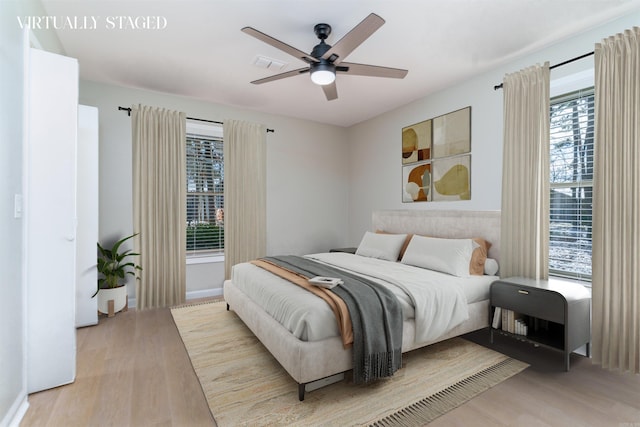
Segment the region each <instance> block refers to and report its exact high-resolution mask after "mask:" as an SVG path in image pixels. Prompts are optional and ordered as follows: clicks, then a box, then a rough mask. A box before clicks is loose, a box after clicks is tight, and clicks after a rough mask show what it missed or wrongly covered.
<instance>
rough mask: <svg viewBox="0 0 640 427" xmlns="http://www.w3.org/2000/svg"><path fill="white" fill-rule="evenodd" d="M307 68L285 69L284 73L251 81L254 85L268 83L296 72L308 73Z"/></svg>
mask: <svg viewBox="0 0 640 427" xmlns="http://www.w3.org/2000/svg"><path fill="white" fill-rule="evenodd" d="M308 72H309V68H307V67H305V68H298V69H297V70H291V71H287V72H286V73H280V74H276V75H274V76H269V77H265V78H264V79H259V80H254V81H252V82H251V83H253V84H254V85H260V84H262V83H269V82H273V81H276V80H280V79H285V78H287V77H293V76H297V75H298V74H304V73H308Z"/></svg>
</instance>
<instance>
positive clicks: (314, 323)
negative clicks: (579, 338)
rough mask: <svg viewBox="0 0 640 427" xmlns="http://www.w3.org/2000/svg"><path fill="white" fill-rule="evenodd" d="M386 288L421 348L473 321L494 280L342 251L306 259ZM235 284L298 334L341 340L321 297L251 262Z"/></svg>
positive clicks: (238, 268) (236, 272)
mask: <svg viewBox="0 0 640 427" xmlns="http://www.w3.org/2000/svg"><path fill="white" fill-rule="evenodd" d="M307 257H308V258H311V259H314V260H316V261H319V262H323V263H326V264H329V265H332V266H334V267H337V268H342V269H347V270H350V271H352V272H355V273H357V274H361V275H363V276H366V277H368V278H370V279H372V280H375V281H376V282H378V283H380V284H382V285H384V286H386V287H387V288H388V289H389V290H391V292H393V293H394V294H395V295H396V297H397V298H398V300H399V301H400V305H401V306H402V311H403V316H404V319H405V320H408V319H415V324H416V337H415V341H416V342H417V343H421V342H426V341H431V340H434V339H435V338H438V337H439V336H441V335H442V334H444V333H446V332H448V331H449V330H450V329H452V328H454V327H455V326H457V325H458V324H460V323H462V322H463V321H465V320H466V319H467V318H468V317H469V314H468V310H467V304H468V303H470V302H475V301H480V300H483V299H487V298H488V295H489V285H490V284H491V282H493V281H494V280H496V279H497V277H495V276H471V277H468V278H460V277H455V276H451V275H448V274H444V273H439V272H435V271H431V270H426V269H423V268H418V267H413V266H409V265H405V264H401V263H398V262H391V261H384V260H379V259H375V258H368V257H362V256H358V255H352V254H347V253H342V252H335V253H320V254H313V255H307ZM231 279H232V281H233V283H234V284H235V285H236V286H237V287H238V288H239V289H240V290H242V291H243V292H244V293H245V294H247V295H248V296H249V297H250V298H251V299H252V300H253V301H255V302H256V303H257V304H258V305H260V306H261V307H263V308H264V309H265V311H266V312H267V313H269V314H270V315H271V316H273V317H274V318H275V319H276V320H277V321H278V322H280V323H281V324H282V325H283V326H284V327H285V328H287V329H288V330H289V331H290V332H291V333H292V334H293V335H295V336H296V337H298V338H299V339H300V340H303V341H319V340H322V339H325V338H329V337H334V336H338V335H339V333H340V332H339V330H338V326H337V322H336V320H335V316H334V314H333V311H332V310H331V309H330V308H329V306H328V305H327V304H326V303H324V301H322V300H321V299H320V298H318V297H316V296H315V295H313V294H312V293H310V292H308V291H306V290H304V289H303V288H300V287H299V286H297V285H294V284H291V283H289V282H288V281H286V280H284V279H282V278H280V277H278V276H275V275H273V274H271V273H269V272H268V271H266V270H263V269H262V268H260V267H257V266H255V265H253V264H250V263H243V264H238V265H235V266H234V267H233V271H232V278H231Z"/></svg>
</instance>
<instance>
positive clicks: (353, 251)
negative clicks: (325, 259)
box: [329, 248, 358, 254]
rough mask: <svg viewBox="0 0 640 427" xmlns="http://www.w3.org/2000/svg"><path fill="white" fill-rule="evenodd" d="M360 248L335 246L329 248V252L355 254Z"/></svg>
mask: <svg viewBox="0 0 640 427" xmlns="http://www.w3.org/2000/svg"><path fill="white" fill-rule="evenodd" d="M356 250H358V248H334V249H329V252H346V253H348V254H355V253H356Z"/></svg>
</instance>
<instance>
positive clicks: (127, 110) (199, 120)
mask: <svg viewBox="0 0 640 427" xmlns="http://www.w3.org/2000/svg"><path fill="white" fill-rule="evenodd" d="M118 111H126V112H127V116H129V117H131V108H127V107H118ZM187 119H188V120H196V121H198V122H207V123H216V124H219V125H223V124H224V123H223V122H217V121H215V120H207V119H196V118H195V117H187ZM267 132H275V130H273V129H267Z"/></svg>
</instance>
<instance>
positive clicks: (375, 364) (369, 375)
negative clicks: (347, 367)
mask: <svg viewBox="0 0 640 427" xmlns="http://www.w3.org/2000/svg"><path fill="white" fill-rule="evenodd" d="M401 367H402V349H399V348H398V349H394V350H393V351H392V352H381V353H372V354H369V356H368V357H366V358H365V360H364V365H363V368H362V369H363V372H362V375H361V376H359V375H354V379H357V378H362V381H361V382H356V384H362V383H367V382H370V381H373V380H376V379H379V378H386V377H390V376H393V374H394V373H395V372H396V371H397V370H398V369H400V368H401Z"/></svg>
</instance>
